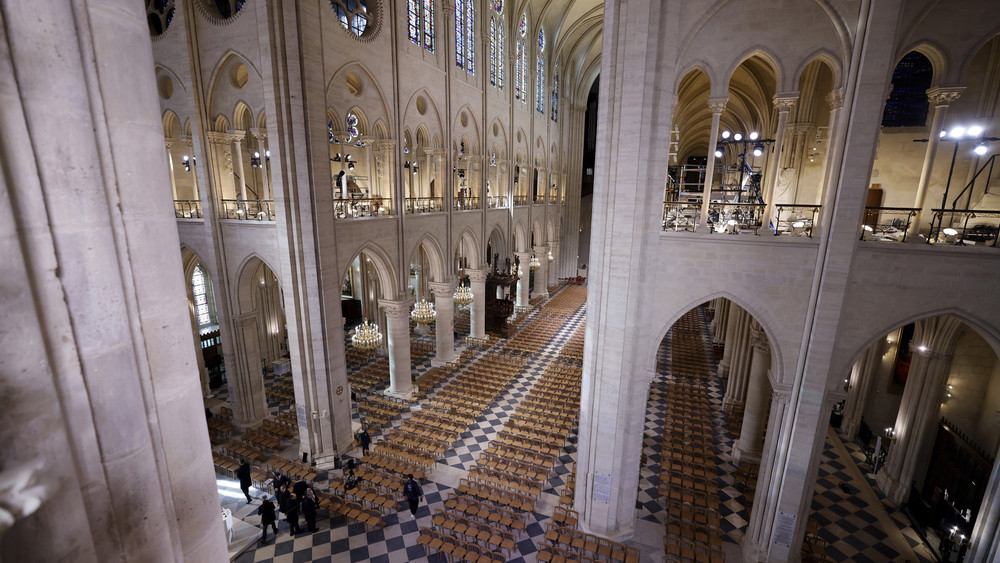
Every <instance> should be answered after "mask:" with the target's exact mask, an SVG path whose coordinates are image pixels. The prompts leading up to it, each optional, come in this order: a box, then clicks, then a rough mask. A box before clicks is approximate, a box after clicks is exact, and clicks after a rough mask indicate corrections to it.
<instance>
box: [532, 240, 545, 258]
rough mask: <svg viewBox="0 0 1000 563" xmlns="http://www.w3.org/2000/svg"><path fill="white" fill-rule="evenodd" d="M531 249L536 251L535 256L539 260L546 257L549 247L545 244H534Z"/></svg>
mask: <svg viewBox="0 0 1000 563" xmlns="http://www.w3.org/2000/svg"><path fill="white" fill-rule="evenodd" d="M531 249H532V250H534V251H535V256H537V257H538V259H539V260H541V259H542V258H545V255H546V254H547V253H548V251H549V247H548V246H546V245H544V244H542V245H538V246H532V247H531Z"/></svg>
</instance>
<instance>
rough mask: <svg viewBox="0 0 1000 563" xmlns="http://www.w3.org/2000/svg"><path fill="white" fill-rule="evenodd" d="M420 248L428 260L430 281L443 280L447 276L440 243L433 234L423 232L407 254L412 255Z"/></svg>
mask: <svg viewBox="0 0 1000 563" xmlns="http://www.w3.org/2000/svg"><path fill="white" fill-rule="evenodd" d="M421 248H422V249H423V250H424V254H426V255H427V260H428V261H429V262H430V267H431V281H436V282H440V281H445V278H446V277H447V273H446V270H445V263H446V262H445V259H444V250H442V249H441V243H439V242H438V240H437V239H436V238H435V237H434V235H432V234H430V233H424V234H423V235H421V236H420V238H419V239H418V240H417V242H416V243H415V244H414V245H413V246H412V247H411V248H410V251H409V252H408V253H407V256H413V254H414V253H415V252H417V250H419V249H421Z"/></svg>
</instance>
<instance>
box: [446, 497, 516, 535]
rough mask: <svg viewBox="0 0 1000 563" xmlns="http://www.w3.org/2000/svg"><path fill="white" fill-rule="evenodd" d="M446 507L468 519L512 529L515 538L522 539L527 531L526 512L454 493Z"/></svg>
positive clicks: (447, 501)
mask: <svg viewBox="0 0 1000 563" xmlns="http://www.w3.org/2000/svg"><path fill="white" fill-rule="evenodd" d="M444 506H445V508H447V509H450V510H454V511H456V512H458V513H461V514H464V515H465V516H466V517H469V518H477V519H479V521H481V522H489V523H490V524H495V525H498V526H500V527H502V528H510V529H512V530H514V531H515V532H516V535H515V537H520V535H521V533H522V532H524V531H525V530H526V529H527V519H526V518H525V513H524V512H521V511H518V510H513V509H511V508H508V507H506V506H500V505H498V504H494V503H492V502H490V501H489V500H484V499H478V498H476V497H473V496H471V495H466V494H462V493H455V492H452V493H450V494H449V495H448V499H447V500H446V501H445V502H444Z"/></svg>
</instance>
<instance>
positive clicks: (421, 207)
mask: <svg viewBox="0 0 1000 563" xmlns="http://www.w3.org/2000/svg"><path fill="white" fill-rule="evenodd" d="M403 210H404V211H405V212H406V213H439V212H441V211H444V198H443V197H408V198H406V199H405V200H404V202H403Z"/></svg>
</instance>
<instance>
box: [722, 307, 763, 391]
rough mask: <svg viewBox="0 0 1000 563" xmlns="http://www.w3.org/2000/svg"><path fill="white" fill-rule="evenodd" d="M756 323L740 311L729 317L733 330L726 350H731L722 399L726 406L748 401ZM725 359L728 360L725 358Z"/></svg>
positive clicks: (727, 340) (728, 335) (727, 337)
mask: <svg viewBox="0 0 1000 563" xmlns="http://www.w3.org/2000/svg"><path fill="white" fill-rule="evenodd" d="M754 325H756V322H755V321H754V320H753V317H751V316H750V314H749V313H747V312H746V311H744V310H743V309H740V311H739V312H738V313H737V314H736V315H735V318H734V315H732V314H730V315H729V326H730V327H731V328H732V330H731V331H730V332H729V333H728V334H727V335H726V342H727V343H728V344H726V348H727V349H731V350H732V352H731V353H730V355H729V362H728V363H727V364H726V373H727V374H728V377H729V378H728V380H727V381H726V395H725V397H724V398H723V399H722V404H723V405H724V406H729V405H742V404H744V403H745V401H746V393H747V381H748V380H749V378H748V376H749V374H750V359H751V354H752V352H753V350H752V340H751V331H752V330H753V328H755V326H754ZM723 359H726V358H725V357H723Z"/></svg>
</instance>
